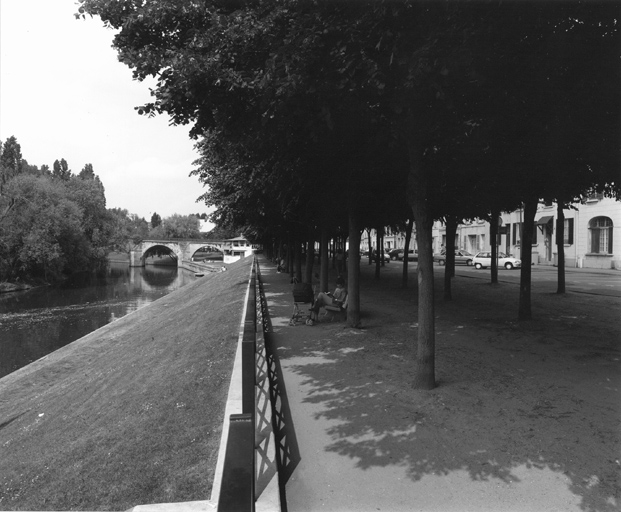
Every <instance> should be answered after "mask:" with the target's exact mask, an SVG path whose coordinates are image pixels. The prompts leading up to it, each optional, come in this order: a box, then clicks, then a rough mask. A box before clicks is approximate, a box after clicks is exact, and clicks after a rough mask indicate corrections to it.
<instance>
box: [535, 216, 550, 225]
mask: <svg viewBox="0 0 621 512" xmlns="http://www.w3.org/2000/svg"><path fill="white" fill-rule="evenodd" d="M553 218H554V216H553V215H548V216H547V217H541V218H540V219H539V220H538V221H537V226H541V225H545V224H547V223H548V222H550V221H551V220H552V219H553Z"/></svg>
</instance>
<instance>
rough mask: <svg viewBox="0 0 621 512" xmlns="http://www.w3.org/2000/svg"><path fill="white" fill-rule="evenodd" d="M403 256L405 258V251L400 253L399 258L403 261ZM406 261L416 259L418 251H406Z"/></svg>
mask: <svg viewBox="0 0 621 512" xmlns="http://www.w3.org/2000/svg"><path fill="white" fill-rule="evenodd" d="M403 258H405V252H403V253H401V255H400V256H399V260H401V261H403ZM408 261H418V251H414V250H412V249H410V250H409V251H408Z"/></svg>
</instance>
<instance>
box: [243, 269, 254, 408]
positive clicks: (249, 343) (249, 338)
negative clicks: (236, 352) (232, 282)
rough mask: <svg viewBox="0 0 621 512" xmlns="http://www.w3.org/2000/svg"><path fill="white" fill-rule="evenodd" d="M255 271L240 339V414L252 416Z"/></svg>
mask: <svg viewBox="0 0 621 512" xmlns="http://www.w3.org/2000/svg"><path fill="white" fill-rule="evenodd" d="M256 300H257V287H256V270H255V268H254V266H253V269H252V278H251V282H250V293H249V294H248V304H247V307H246V319H245V322H244V337H243V338H242V412H243V413H246V414H250V413H252V414H254V413H255V410H256V400H255V389H254V387H255V381H256V359H255V354H256V334H257V306H256Z"/></svg>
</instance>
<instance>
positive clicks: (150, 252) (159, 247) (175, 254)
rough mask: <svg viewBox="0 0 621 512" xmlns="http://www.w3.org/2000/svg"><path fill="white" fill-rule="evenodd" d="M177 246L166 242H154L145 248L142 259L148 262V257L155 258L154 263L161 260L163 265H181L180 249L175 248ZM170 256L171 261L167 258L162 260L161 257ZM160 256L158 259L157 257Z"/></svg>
mask: <svg viewBox="0 0 621 512" xmlns="http://www.w3.org/2000/svg"><path fill="white" fill-rule="evenodd" d="M175 249H176V248H175V247H174V246H173V247H170V246H168V245H166V244H154V245H151V246H150V247H148V248H147V249H145V250H144V251H143V253H142V260H143V261H144V263H145V264H146V263H147V261H148V258H154V261H153V263H155V262H156V261H158V262H161V264H163V265H166V264H168V265H173V264H174V265H175V266H178V265H179V251H177V250H175ZM166 256H168V257H169V258H170V261H167V260H166V259H165V258H164V260H163V262H162V260H161V259H159V258H162V257H166ZM156 257H157V258H158V259H157V260H156V259H155V258H156Z"/></svg>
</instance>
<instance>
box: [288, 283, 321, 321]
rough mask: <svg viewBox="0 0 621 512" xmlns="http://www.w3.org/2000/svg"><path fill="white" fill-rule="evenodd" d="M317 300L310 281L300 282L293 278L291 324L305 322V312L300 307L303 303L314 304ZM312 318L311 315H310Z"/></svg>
mask: <svg viewBox="0 0 621 512" xmlns="http://www.w3.org/2000/svg"><path fill="white" fill-rule="evenodd" d="M314 301H315V291H314V290H313V286H312V285H311V284H310V283H298V282H297V279H294V280H293V315H292V316H291V320H289V325H296V324H297V323H298V322H304V321H305V320H304V319H303V317H304V313H303V312H302V310H301V309H300V306H301V305H302V304H309V305H310V306H312V305H313V302H314ZM309 318H310V317H309Z"/></svg>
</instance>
